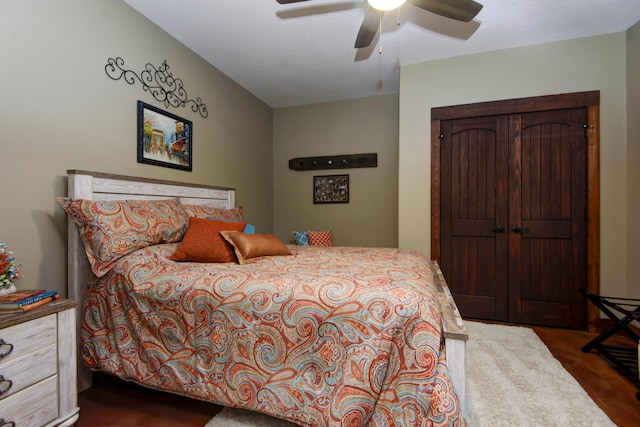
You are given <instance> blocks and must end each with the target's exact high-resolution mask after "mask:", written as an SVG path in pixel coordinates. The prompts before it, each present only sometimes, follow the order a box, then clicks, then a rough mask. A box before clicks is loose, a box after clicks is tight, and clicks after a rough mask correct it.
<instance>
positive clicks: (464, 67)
mask: <svg viewBox="0 0 640 427" xmlns="http://www.w3.org/2000/svg"><path fill="white" fill-rule="evenodd" d="M625 40H626V35H625V33H617V34H611V35H605V36H599V37H591V38H584V39H578V40H572V41H565V42H558V43H549V44H544V45H537V46H530V47H523V48H517V49H508V50H502V51H496V52H489V53H484V54H478V55H468V56H463V57H457V58H452V59H446V60H440V61H432V62H428V63H424V64H418V65H412V66H405V67H403V68H402V69H401V72H400V138H399V162H400V169H399V245H400V247H404V248H409V249H416V250H420V251H422V252H424V253H427V254H429V253H430V239H431V235H430V223H429V218H430V215H431V209H430V197H431V196H430V178H429V170H430V162H431V158H430V152H429V147H430V143H429V141H430V138H431V134H430V127H429V126H430V111H431V108H433V107H442V106H449V105H457V104H466V103H473V102H482V101H491V100H502V99H511V98H523V97H529V96H539V95H549V94H558V93H568V92H580V91H590V90H600V96H601V101H600V105H601V122H600V124H601V127H600V137H601V139H600V144H601V153H600V162H601V163H600V165H601V175H600V182H601V288H602V292H603V293H605V294H610V295H625V294H626V290H625V287H626V286H625V284H626V261H627V256H626V251H627V230H626V222H627V221H626V214H627V159H626V151H627V142H626V141H627V116H626V109H627V89H626V84H625V82H626V71H627V70H626V54H627V51H626V43H625Z"/></svg>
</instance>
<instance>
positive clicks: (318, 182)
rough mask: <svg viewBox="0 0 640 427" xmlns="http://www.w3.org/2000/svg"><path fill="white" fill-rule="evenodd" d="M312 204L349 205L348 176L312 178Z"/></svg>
mask: <svg viewBox="0 0 640 427" xmlns="http://www.w3.org/2000/svg"><path fill="white" fill-rule="evenodd" d="M313 203H349V175H321V176H314V177H313Z"/></svg>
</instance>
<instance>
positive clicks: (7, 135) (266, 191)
mask: <svg viewBox="0 0 640 427" xmlns="http://www.w3.org/2000/svg"><path fill="white" fill-rule="evenodd" d="M2 22H3V23H2V25H1V26H0V52H2V59H1V60H0V61H1V64H2V66H1V67H0V81H2V95H1V97H0V129H1V130H2V132H1V136H0V138H1V139H0V159H1V166H0V178H1V179H2V185H1V186H0V200H2V208H1V210H0V241H5V242H7V243H8V244H9V246H10V248H11V249H13V250H14V252H15V254H16V258H17V260H18V261H19V262H20V263H21V264H22V269H23V275H24V277H23V279H22V280H20V281H19V282H18V285H19V287H21V288H36V287H37V288H51V289H57V290H59V291H61V292H62V295H65V294H66V240H67V239H66V226H67V223H66V217H65V215H64V213H63V211H62V210H61V209H60V208H59V206H58V205H57V204H56V201H55V197H56V196H63V195H65V194H66V170H67V169H84V170H92V171H99V172H111V173H118V174H126V175H135V176H144V177H150V178H160V179H170V180H176V181H185V182H194V183H202V184H211V185H220V186H228V187H235V188H236V189H237V202H238V204H242V205H244V207H245V212H246V217H247V219H248V220H249V221H250V222H252V223H254V224H255V225H256V226H257V228H258V230H260V231H263V232H271V231H272V227H273V212H272V211H273V206H272V190H273V189H272V179H271V178H272V175H273V162H272V155H273V154H272V153H273V147H272V124H273V117H272V109H271V108H270V107H268V106H267V105H265V104H264V103H262V102H261V101H259V100H258V99H257V98H255V97H254V96H253V95H251V94H249V93H248V92H246V91H245V90H244V89H242V88H240V87H239V86H238V85H236V84H235V83H233V82H232V81H231V80H230V79H228V78H227V77H226V76H224V75H223V74H221V73H220V72H219V71H217V70H216V69H214V68H213V67H211V66H210V65H208V64H207V63H206V62H205V61H203V60H202V59H201V58H200V57H198V56H197V55H195V54H194V53H193V52H192V51H190V50H188V49H187V48H185V47H184V46H183V45H181V44H180V43H178V42H177V41H176V40H175V39H173V38H172V37H170V36H168V35H167V34H166V33H165V32H163V31H162V30H160V29H159V28H158V27H156V26H155V25H154V24H152V23H151V22H150V21H148V20H147V19H145V18H143V17H142V16H141V15H139V14H138V13H137V12H135V11H134V10H133V9H131V8H130V7H129V6H127V5H126V4H125V3H124V2H121V1H119V0H118V1H116V0H92V1H86V0H65V1H52V0H49V1H39V0H4V1H3V2H2ZM116 56H121V57H122V58H123V59H124V60H125V66H126V67H128V68H130V69H133V70H136V71H137V72H139V71H140V70H142V69H143V68H144V66H145V64H146V63H152V64H155V65H159V64H161V63H162V61H163V60H165V59H166V60H167V61H168V63H169V65H170V67H171V71H172V72H173V74H174V76H175V77H179V78H181V79H182V80H183V81H184V84H185V88H186V90H187V93H188V94H189V96H190V97H198V96H199V97H201V98H202V100H203V101H204V103H205V104H206V105H207V108H208V110H209V116H208V118H206V119H205V118H202V117H200V115H198V114H197V113H194V112H192V111H191V110H190V109H188V108H165V107H164V106H163V105H162V104H161V103H159V102H157V101H155V100H154V99H153V97H152V96H151V95H150V94H149V93H148V92H143V90H142V87H141V85H140V84H135V85H128V84H126V83H125V82H124V81H122V80H120V81H114V80H111V79H110V78H109V77H107V75H106V73H105V64H106V63H107V59H108V58H110V57H116ZM138 100H142V101H144V102H147V103H149V104H152V105H156V106H158V107H160V108H163V109H166V110H168V111H170V112H172V113H174V114H177V115H178V116H180V117H183V118H186V119H188V120H191V121H192V122H193V125H194V133H193V138H194V139H193V144H194V146H193V153H194V161H193V172H186V171H179V170H174V169H168V168H163V167H158V166H151V165H143V164H139V163H137V162H136V102H137V101H138ZM256 177H258V178H256Z"/></svg>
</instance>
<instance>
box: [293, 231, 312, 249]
mask: <svg viewBox="0 0 640 427" xmlns="http://www.w3.org/2000/svg"><path fill="white" fill-rule="evenodd" d="M293 237H295V238H296V244H297V245H298V246H309V233H308V232H306V231H294V232H293Z"/></svg>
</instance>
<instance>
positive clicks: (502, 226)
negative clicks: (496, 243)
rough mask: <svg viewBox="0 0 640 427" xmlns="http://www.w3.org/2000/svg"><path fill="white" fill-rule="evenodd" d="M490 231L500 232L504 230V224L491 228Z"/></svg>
mask: <svg viewBox="0 0 640 427" xmlns="http://www.w3.org/2000/svg"><path fill="white" fill-rule="evenodd" d="M491 231H492V232H494V233H502V232H503V231H504V225H499V226H497V227H495V228H492V229H491Z"/></svg>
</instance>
